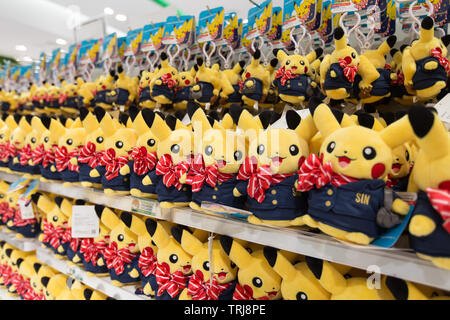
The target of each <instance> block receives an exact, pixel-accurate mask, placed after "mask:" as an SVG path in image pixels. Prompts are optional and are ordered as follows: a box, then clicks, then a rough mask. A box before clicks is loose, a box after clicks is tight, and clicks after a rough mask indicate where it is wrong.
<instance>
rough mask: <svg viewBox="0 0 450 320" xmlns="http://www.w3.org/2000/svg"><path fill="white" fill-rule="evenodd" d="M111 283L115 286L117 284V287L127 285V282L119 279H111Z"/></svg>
mask: <svg viewBox="0 0 450 320" xmlns="http://www.w3.org/2000/svg"><path fill="white" fill-rule="evenodd" d="M111 284H112V285H113V286H116V287H123V286H125V283H122V282H120V281H117V280H111Z"/></svg>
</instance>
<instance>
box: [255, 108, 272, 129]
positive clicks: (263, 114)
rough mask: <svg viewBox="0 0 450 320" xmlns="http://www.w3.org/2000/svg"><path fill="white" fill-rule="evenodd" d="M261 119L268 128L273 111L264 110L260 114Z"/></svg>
mask: <svg viewBox="0 0 450 320" xmlns="http://www.w3.org/2000/svg"><path fill="white" fill-rule="evenodd" d="M258 118H259V121H261V124H262V127H263V128H264V129H267V128H268V127H269V125H270V119H271V118H272V111H269V110H264V111H263V112H261V113H260V114H259V115H258Z"/></svg>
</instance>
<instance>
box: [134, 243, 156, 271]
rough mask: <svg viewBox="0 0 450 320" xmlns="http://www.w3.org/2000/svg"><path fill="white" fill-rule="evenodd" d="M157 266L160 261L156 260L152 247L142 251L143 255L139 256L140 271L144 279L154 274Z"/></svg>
mask: <svg viewBox="0 0 450 320" xmlns="http://www.w3.org/2000/svg"><path fill="white" fill-rule="evenodd" d="M157 265H158V261H157V260H156V256H155V255H154V252H153V249H152V248H150V247H145V248H144V250H142V252H141V255H140V256H139V261H138V266H139V269H141V272H142V274H143V275H144V277H148V276H149V275H151V274H154V273H155V270H156V267H157Z"/></svg>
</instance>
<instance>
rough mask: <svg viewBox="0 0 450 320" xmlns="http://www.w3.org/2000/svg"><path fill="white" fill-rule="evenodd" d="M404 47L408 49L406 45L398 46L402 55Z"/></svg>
mask: <svg viewBox="0 0 450 320" xmlns="http://www.w3.org/2000/svg"><path fill="white" fill-rule="evenodd" d="M406 47H408V45H407V44H403V45H401V46H400V52H401V53H403V51H404V50H405V49H406Z"/></svg>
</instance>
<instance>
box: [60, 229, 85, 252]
mask: <svg viewBox="0 0 450 320" xmlns="http://www.w3.org/2000/svg"><path fill="white" fill-rule="evenodd" d="M61 240H62V243H66V242H70V244H69V246H70V249H72V250H73V251H74V252H77V251H78V247H79V246H80V242H81V240H80V238H72V228H65V230H64V233H63V235H62V238H61Z"/></svg>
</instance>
